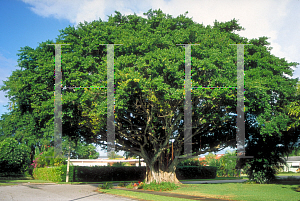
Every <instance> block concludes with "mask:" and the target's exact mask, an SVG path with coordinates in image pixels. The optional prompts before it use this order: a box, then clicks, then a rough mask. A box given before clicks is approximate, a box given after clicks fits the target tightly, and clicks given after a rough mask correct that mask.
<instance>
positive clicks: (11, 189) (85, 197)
mask: <svg viewBox="0 0 300 201" xmlns="http://www.w3.org/2000/svg"><path fill="white" fill-rule="evenodd" d="M96 189H97V185H91V184H87V185H59V184H48V185H47V184H21V185H15V186H0V200H1V201H27V200H28V201H41V200H43V201H65V200H68V201H96V200H97V201H99V200H105V201H116V200H118V201H119V200H120V201H130V200H133V199H129V198H124V197H120V196H114V195H107V194H101V193H97V192H95V190H96Z"/></svg>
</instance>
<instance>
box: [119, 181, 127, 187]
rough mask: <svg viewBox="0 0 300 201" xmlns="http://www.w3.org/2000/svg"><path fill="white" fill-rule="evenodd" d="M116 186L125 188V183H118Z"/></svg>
mask: <svg viewBox="0 0 300 201" xmlns="http://www.w3.org/2000/svg"><path fill="white" fill-rule="evenodd" d="M118 186H120V187H125V186H126V183H125V182H120V183H119V184H118Z"/></svg>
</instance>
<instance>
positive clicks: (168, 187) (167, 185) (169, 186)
mask: <svg viewBox="0 0 300 201" xmlns="http://www.w3.org/2000/svg"><path fill="white" fill-rule="evenodd" d="M142 186H143V189H144V190H154V191H172V190H176V189H177V188H178V185H176V184H174V183H171V182H161V183H157V182H156V181H154V182H151V183H150V184H143V185H142Z"/></svg>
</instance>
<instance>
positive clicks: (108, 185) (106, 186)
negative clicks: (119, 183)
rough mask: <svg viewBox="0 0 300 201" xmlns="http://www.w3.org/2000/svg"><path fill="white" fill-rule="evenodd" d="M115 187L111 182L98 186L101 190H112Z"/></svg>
mask: <svg viewBox="0 0 300 201" xmlns="http://www.w3.org/2000/svg"><path fill="white" fill-rule="evenodd" d="M113 187H114V185H113V184H112V183H111V182H106V183H104V184H99V185H98V188H101V189H111V188H113Z"/></svg>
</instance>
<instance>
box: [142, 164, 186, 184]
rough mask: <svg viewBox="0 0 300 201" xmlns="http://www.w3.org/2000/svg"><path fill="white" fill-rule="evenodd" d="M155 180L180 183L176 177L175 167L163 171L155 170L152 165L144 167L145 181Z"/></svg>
mask: <svg viewBox="0 0 300 201" xmlns="http://www.w3.org/2000/svg"><path fill="white" fill-rule="evenodd" d="M153 181H156V182H157V183H161V182H171V183H175V184H181V182H180V181H179V180H178V179H177V177H176V173H175V169H174V170H173V171H169V172H168V171H163V170H161V169H157V170H155V168H154V167H148V166H147V167H146V179H145V182H146V183H147V184H149V183H150V182H153Z"/></svg>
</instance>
